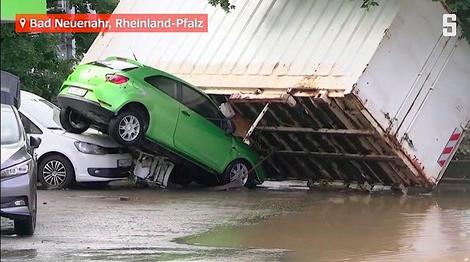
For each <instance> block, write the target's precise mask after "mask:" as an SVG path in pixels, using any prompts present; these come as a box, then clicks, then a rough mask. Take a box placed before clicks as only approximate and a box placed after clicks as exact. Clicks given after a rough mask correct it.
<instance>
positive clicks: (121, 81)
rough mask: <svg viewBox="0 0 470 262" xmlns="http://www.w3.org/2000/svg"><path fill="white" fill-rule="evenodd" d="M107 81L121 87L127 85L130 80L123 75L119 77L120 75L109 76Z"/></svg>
mask: <svg viewBox="0 0 470 262" xmlns="http://www.w3.org/2000/svg"><path fill="white" fill-rule="evenodd" d="M106 81H108V82H111V83H113V84H117V85H120V84H125V83H126V82H127V81H129V78H127V77H125V76H123V75H118V74H107V75H106Z"/></svg>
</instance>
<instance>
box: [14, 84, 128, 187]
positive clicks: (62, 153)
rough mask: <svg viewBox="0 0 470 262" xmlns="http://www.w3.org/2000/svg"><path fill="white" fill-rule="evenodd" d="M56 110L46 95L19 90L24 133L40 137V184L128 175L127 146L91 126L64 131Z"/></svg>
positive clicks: (103, 180) (96, 181)
mask: <svg viewBox="0 0 470 262" xmlns="http://www.w3.org/2000/svg"><path fill="white" fill-rule="evenodd" d="M59 110H60V109H59V108H58V107H56V106H55V105H54V104H52V103H50V102H49V101H47V100H46V99H44V98H42V97H40V96H37V95H35V94H32V93H29V92H26V91H21V106H20V110H19V112H20V117H21V120H22V122H23V125H24V128H25V130H26V133H27V134H28V135H34V136H35V137H40V138H41V140H42V142H41V145H40V146H39V148H37V149H36V153H37V157H38V179H39V181H40V182H41V183H42V185H43V186H45V187H48V188H65V187H68V186H70V185H72V184H73V183H75V182H80V183H86V182H94V184H106V183H108V182H109V181H112V180H117V179H122V178H125V177H127V176H128V175H129V172H130V171H131V168H132V156H131V154H130V153H129V152H128V150H126V149H124V148H122V147H120V146H119V145H118V144H116V143H115V142H113V141H112V140H111V139H110V138H109V137H108V136H105V135H103V134H101V133H99V132H98V131H95V130H93V129H89V130H88V131H86V132H85V133H83V134H80V135H78V134H72V133H68V132H66V131H65V130H64V129H63V128H62V127H61V126H60V124H58V123H59V122H58V121H56V117H57V116H58V114H59Z"/></svg>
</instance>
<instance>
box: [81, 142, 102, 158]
mask: <svg viewBox="0 0 470 262" xmlns="http://www.w3.org/2000/svg"><path fill="white" fill-rule="evenodd" d="M74 144H75V147H76V148H77V150H78V151H80V152H82V153H85V154H92V155H104V154H106V150H105V149H104V148H103V147H101V146H98V145H95V144H90V143H85V142H81V141H75V143H74Z"/></svg>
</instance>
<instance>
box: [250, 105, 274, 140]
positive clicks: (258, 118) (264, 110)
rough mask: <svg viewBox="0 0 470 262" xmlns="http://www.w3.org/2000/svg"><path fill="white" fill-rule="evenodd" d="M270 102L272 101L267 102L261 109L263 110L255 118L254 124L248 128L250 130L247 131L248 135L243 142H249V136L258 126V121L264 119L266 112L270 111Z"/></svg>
mask: <svg viewBox="0 0 470 262" xmlns="http://www.w3.org/2000/svg"><path fill="white" fill-rule="evenodd" d="M269 104H270V103H267V104H266V105H265V106H264V108H263V110H261V112H260V113H259V115H258V117H257V118H256V119H255V121H254V122H253V124H252V125H251V127H250V129H248V132H246V135H245V137H244V138H243V142H245V143H248V138H249V137H250V136H251V134H252V133H253V131H255V128H256V126H257V125H258V123H259V122H260V121H261V119H263V116H264V114H266V112H268V109H269Z"/></svg>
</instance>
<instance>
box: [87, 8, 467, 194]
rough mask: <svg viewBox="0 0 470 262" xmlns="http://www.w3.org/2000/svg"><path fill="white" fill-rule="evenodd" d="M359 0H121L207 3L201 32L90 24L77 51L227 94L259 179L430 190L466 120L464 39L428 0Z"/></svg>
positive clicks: (224, 99) (93, 58)
mask: <svg viewBox="0 0 470 262" xmlns="http://www.w3.org/2000/svg"><path fill="white" fill-rule="evenodd" d="M361 2H362V1H347V0H345V1H287V0H282V1H274V0H270V1H263V2H262V3H261V2H260V1H257V0H242V1H238V2H237V7H236V8H235V9H234V10H232V11H231V12H230V13H229V14H226V13H224V12H223V11H222V10H218V9H216V8H213V7H212V6H210V5H207V6H204V4H201V6H200V5H188V4H184V3H183V1H172V2H171V3H170V4H168V5H164V6H162V5H159V4H158V3H155V2H154V1H150V0H144V1H142V0H139V1H137V0H130V2H129V1H126V3H120V4H119V5H118V7H117V8H116V10H115V13H139V10H141V8H143V6H145V9H146V10H147V11H148V12H150V13H168V12H181V10H183V11H184V12H187V13H197V12H200V11H201V10H206V11H207V12H208V13H210V14H211V19H210V21H209V28H210V30H209V32H207V33H204V34H184V35H183V34H171V35H160V34H151V33H148V34H138V35H133V37H127V36H126V35H123V34H118V33H103V34H101V35H100V36H99V37H98V38H97V40H96V41H95V42H94V43H93V45H92V46H91V48H90V50H89V52H88V53H87V54H86V56H85V58H84V61H83V62H84V63H89V62H92V61H97V60H100V59H104V58H105V57H107V56H111V55H117V56H121V57H138V58H140V59H141V60H140V59H139V61H140V62H142V63H145V64H148V65H150V66H153V67H156V68H160V69H162V70H164V71H166V72H169V73H171V74H173V75H176V76H178V77H179V78H181V79H184V80H185V81H187V82H190V83H192V84H194V85H195V86H198V87H199V88H201V89H204V90H205V92H206V93H207V94H209V95H210V96H212V97H213V98H214V99H215V100H217V101H218V102H224V103H226V102H228V103H230V104H231V105H232V106H233V107H234V109H235V112H236V116H235V117H234V119H233V120H234V123H235V125H236V127H237V131H236V134H237V135H238V136H241V137H242V138H244V140H245V142H247V143H250V145H251V146H252V147H253V148H255V149H256V151H258V152H259V153H260V154H261V155H262V156H263V159H264V158H266V161H264V162H263V166H264V168H265V169H266V173H267V174H268V176H269V177H272V178H286V177H298V178H302V179H305V180H309V181H310V182H311V183H310V184H311V185H313V186H315V185H326V186H330V185H338V186H341V187H343V188H351V187H356V188H360V189H364V190H374V189H379V188H385V189H389V188H392V189H399V190H402V191H404V192H406V191H407V190H409V189H410V188H417V189H424V190H430V189H433V188H434V187H435V186H436V185H437V184H438V182H439V181H440V179H441V177H442V175H443V173H444V171H445V169H446V168H447V166H448V164H449V162H450V159H451V158H452V156H453V154H454V153H455V151H456V149H457V147H458V145H459V144H460V142H461V140H462V138H463V135H462V134H463V132H464V130H465V129H467V128H468V123H469V121H470V103H469V101H470V90H469V86H468V83H469V82H470V78H469V77H470V71H469V70H470V67H469V66H468V63H469V61H470V46H469V44H468V42H467V41H466V40H465V39H463V38H462V37H459V36H460V35H461V31H460V29H459V27H457V32H456V35H457V36H456V37H447V36H443V34H442V30H443V28H442V15H443V14H444V13H448V10H446V7H445V6H444V5H443V4H442V3H441V2H439V1H427V0H417V1H398V0H391V1H381V2H380V3H379V6H377V7H374V8H371V9H370V10H365V9H362V8H360V5H361ZM144 42H145V43H152V44H149V45H142V43H144ZM154 47H158V48H154ZM132 50H134V51H137V52H136V53H133V52H132ZM198 136H199V135H198V134H196V133H195V134H194V139H198Z"/></svg>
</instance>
